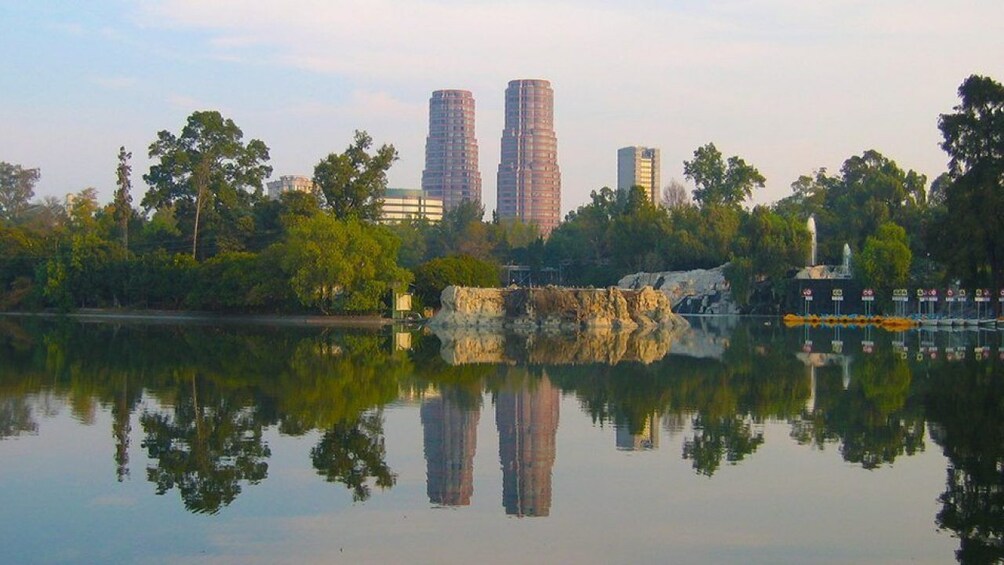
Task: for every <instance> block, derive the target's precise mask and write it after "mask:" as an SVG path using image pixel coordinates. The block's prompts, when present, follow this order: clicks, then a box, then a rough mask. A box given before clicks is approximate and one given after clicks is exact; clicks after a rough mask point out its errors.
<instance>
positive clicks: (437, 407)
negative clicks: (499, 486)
mask: <svg viewBox="0 0 1004 565" xmlns="http://www.w3.org/2000/svg"><path fill="white" fill-rule="evenodd" d="M480 415H481V411H480V409H479V408H478V407H477V406H474V407H468V408H465V407H462V406H461V405H460V402H459V401H458V399H457V398H456V397H455V395H452V394H450V393H449V391H444V394H443V396H438V397H431V398H426V399H425V400H423V401H422V409H421V419H422V431H423V443H424V447H425V468H426V485H425V486H426V492H427V494H428V495H429V502H431V503H433V504H441V505H443V506H468V505H469V504H470V503H471V495H472V494H474V451H475V450H476V449H477V444H478V419H479V417H480Z"/></svg>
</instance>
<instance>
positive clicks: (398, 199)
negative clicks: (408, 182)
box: [380, 188, 443, 224]
mask: <svg viewBox="0 0 1004 565" xmlns="http://www.w3.org/2000/svg"><path fill="white" fill-rule="evenodd" d="M421 219H425V220H428V221H429V222H431V223H436V222H438V221H440V220H442V219H443V201H442V200H441V199H439V198H431V197H429V196H428V195H426V194H425V191H423V190H418V189H414V188H388V189H387V190H386V191H384V196H383V203H382V206H381V208H380V223H382V224H387V223H391V222H401V221H404V220H421Z"/></svg>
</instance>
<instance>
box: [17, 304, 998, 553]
mask: <svg viewBox="0 0 1004 565" xmlns="http://www.w3.org/2000/svg"><path fill="white" fill-rule="evenodd" d="M1002 341H1004V333H999V332H977V331H969V332H938V333H931V332H920V331H912V332H907V333H900V334H892V333H886V332H883V331H881V330H857V329H839V330H837V329H832V328H819V329H814V330H806V329H804V328H792V329H785V328H783V327H779V326H778V325H777V324H776V323H774V322H767V323H765V322H764V320H743V321H739V320H708V319H704V320H695V321H694V328H693V330H692V331H691V332H688V333H686V334H683V335H676V336H666V335H661V334H657V335H649V336H645V337H639V338H637V339H632V340H625V339H623V338H622V337H618V336H605V337H604V336H600V337H595V336H594V337H588V338H587V337H580V338H535V339H526V338H520V337H517V336H509V337H502V336H477V335H465V336H438V337H437V336H434V335H421V334H419V333H407V332H393V331H385V332H380V333H362V332H346V331H342V330H331V329H314V328H296V327H237V326H223V327H209V326H197V325H182V326H179V325H169V324H160V325H143V324H134V323H128V324H108V323H102V324H96V323H81V322H78V321H72V320H69V321H62V322H51V321H42V320H30V319H28V320H24V319H17V318H0V519H2V524H3V527H0V554H2V556H3V557H2V559H0V560H2V561H4V562H10V563H36V562H38V563H63V562H80V563H95V562H104V563H107V562H113V563H114V562H150V563H162V562H163V563H177V562H207V561H211V562H223V563H274V562H286V563H304V562H314V563H327V562H346V563H360V562H372V563H393V562H429V563H441V562H580V563H611V562H612V563H639V562H654V563H655V562H657V563H749V562H760V563H806V562H815V563H875V562H881V563H898V562H910V563H946V562H952V561H955V560H958V561H962V562H972V563H983V562H995V561H998V560H1000V559H1002V558H1004V546H1002V538H1001V535H1002V532H1004V494H1002V493H1004V420H1002V415H1004V370H1002V367H1004V361H1002V358H1001V356H1002V355H1004V353H1002V351H1004V348H1002V345H1001V344H1002Z"/></svg>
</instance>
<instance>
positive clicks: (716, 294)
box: [617, 263, 739, 314]
mask: <svg viewBox="0 0 1004 565" xmlns="http://www.w3.org/2000/svg"><path fill="white" fill-rule="evenodd" d="M727 265H728V263H726V264H725V265H722V266H720V267H715V268H714V269H695V270H693V271H667V272H661V273H635V274H633V275H628V276H626V277H624V278H622V279H621V280H620V281H619V282H618V283H617V286H618V287H619V288H622V289H638V288H643V287H647V286H648V287H652V288H653V289H654V290H657V291H659V292H660V293H662V294H665V295H666V296H667V297H668V298H669V301H670V307H671V308H672V309H673V311H674V312H677V313H683V314H738V313H739V308H738V306H737V305H736V303H735V301H734V300H733V299H732V290H731V287H730V286H729V282H728V281H727V280H725V268H726V266H727Z"/></svg>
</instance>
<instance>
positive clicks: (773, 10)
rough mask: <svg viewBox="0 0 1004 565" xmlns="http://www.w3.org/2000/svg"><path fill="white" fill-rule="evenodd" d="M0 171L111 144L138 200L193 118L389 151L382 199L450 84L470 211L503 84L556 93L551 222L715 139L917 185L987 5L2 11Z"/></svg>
mask: <svg viewBox="0 0 1004 565" xmlns="http://www.w3.org/2000/svg"><path fill="white" fill-rule="evenodd" d="M0 21H2V22H3V32H2V33H0V53H2V56H0V123H2V124H3V125H2V128H0V161H7V162H13V163H19V164H22V165H24V166H27V167H39V168H41V171H42V178H41V181H40V183H39V185H38V187H37V190H36V193H37V194H38V195H39V196H45V195H55V196H62V195H64V194H66V193H68V192H76V191H78V190H80V189H82V188H85V187H88V186H94V187H96V188H98V190H99V194H100V195H101V198H102V199H103V200H107V199H109V198H110V196H111V191H112V188H113V184H114V180H115V176H114V171H115V161H116V154H117V150H118V147H119V146H120V145H125V146H126V147H127V148H128V149H130V150H131V151H133V154H134V160H133V165H134V174H135V176H134V179H133V183H134V187H135V189H134V190H135V193H136V200H137V201H138V200H139V199H140V197H141V196H140V194H141V193H142V192H144V191H145V189H146V186H145V184H144V183H143V181H142V178H141V175H142V173H144V172H146V170H147V169H148V167H149V161H148V160H147V159H146V152H147V149H148V147H149V145H150V143H151V142H152V141H153V140H154V138H155V136H156V132H157V131H159V130H162V129H167V130H170V131H172V132H175V133H177V132H179V131H180V130H181V128H182V126H183V125H184V121H185V118H186V117H187V116H188V115H189V114H191V113H192V112H193V111H195V110H206V109H215V110H219V111H221V112H222V113H223V114H224V116H226V117H229V118H232V119H233V120H234V121H235V122H236V123H237V124H238V125H239V126H240V127H241V128H242V129H243V131H244V134H245V138H246V139H250V138H259V139H262V140H263V141H265V143H266V144H268V146H269V147H270V148H271V154H272V163H271V164H272V165H273V167H274V169H275V171H274V173H273V175H274V176H278V175H283V174H306V175H310V174H312V172H313V166H314V164H316V163H317V161H319V160H320V159H321V158H322V157H323V156H324V155H326V154H327V153H330V152H332V151H342V150H343V149H344V148H345V147H346V146H347V145H348V143H349V142H350V140H351V137H352V131H353V130H355V129H364V130H367V131H369V132H370V134H372V136H373V137H374V139H375V140H376V141H377V142H378V143H383V142H387V143H392V144H394V145H395V147H397V149H398V151H399V153H400V156H401V159H400V160H399V161H398V162H397V163H396V164H395V165H394V166H393V168H392V169H391V171H390V185H391V186H395V187H415V188H417V187H419V186H420V182H421V173H422V168H423V165H424V162H423V161H424V147H425V135H426V133H427V127H428V124H427V117H428V99H429V96H430V94H431V92H432V91H433V90H436V89H441V88H463V89H467V90H471V91H472V92H473V93H474V97H475V100H476V103H477V135H478V142H479V145H480V150H481V174H482V178H483V179H484V200H485V206H486V208H487V209H489V210H491V209H494V207H495V175H496V171H497V169H498V158H499V143H500V142H499V140H500V136H501V131H502V105H503V92H504V90H505V87H506V83H507V82H508V81H509V80H511V79H514V78H545V79H548V80H550V81H551V83H552V86H553V88H554V92H555V130H556V132H557V135H558V159H559V164H560V166H561V172H562V185H563V186H562V210H563V213H564V212H567V211H568V210H571V209H574V208H575V207H577V206H579V205H581V204H583V203H584V202H585V201H586V200H587V199H588V195H589V192H590V191H591V190H594V189H596V188H599V187H602V186H604V185H607V186H613V185H615V183H616V150H617V148H619V147H622V146H625V145H649V146H654V147H659V148H661V149H662V165H663V182H664V183H666V182H668V181H669V180H670V179H671V178H674V177H676V178H680V179H681V180H682V177H683V165H682V162H683V160H684V159H688V158H690V157H691V155H692V153H693V150H694V149H695V148H696V147H698V146H700V145H703V144H704V143H707V142H709V141H713V142H714V143H715V144H716V145H717V146H718V148H719V149H721V150H722V151H723V153H725V154H726V155H734V154H735V155H740V156H741V157H743V158H745V159H746V160H747V161H748V162H750V163H752V164H753V165H755V166H756V167H758V168H759V169H760V172H761V173H763V174H764V175H765V176H766V177H767V187H766V188H765V189H764V190H761V191H758V192H757V193H755V194H754V201H755V202H771V201H774V200H777V199H778V198H782V197H784V196H787V195H788V194H789V193H790V184H791V182H792V181H793V180H795V179H796V178H797V177H798V175H800V174H804V173H808V172H810V171H812V170H813V169H816V168H818V167H827V168H828V169H830V170H836V169H838V168H839V166H840V164H841V163H842V162H843V161H844V159H846V158H847V157H849V156H851V155H855V154H860V153H861V152H862V151H864V150H866V149H872V148H874V149H877V150H879V151H880V152H882V153H883V154H885V155H886V156H888V157H890V158H892V159H894V160H896V161H897V162H898V163H899V165H900V166H901V167H903V168H904V169H911V168H912V169H915V170H918V171H920V172H922V173H925V174H927V175H928V177H929V178H933V177H934V176H936V175H937V174H939V173H940V172H942V171H943V170H944V169H945V163H946V161H947V159H946V157H945V155H944V154H943V153H942V151H941V150H940V149H939V147H938V143H939V140H940V135H939V132H938V129H937V117H938V114H939V113H943V112H947V111H950V110H951V108H952V106H953V105H955V103H956V100H957V98H956V89H957V88H958V86H959V84H960V83H961V82H962V80H963V79H964V78H966V77H967V76H969V75H970V74H974V73H976V74H983V75H989V76H992V77H994V78H995V79H996V80H998V81H1001V80H1004V2H1002V1H1001V0H973V1H967V0H952V1H950V0H881V1H878V2H876V1H874V0H869V1H857V0H834V1H824V0H819V1H807V0H765V1H752V0H748V1H740V0H735V1H713V0H711V1H697V0H680V1H670V0H666V1H662V2H657V1H645V0H633V1H622V2H616V3H615V2H599V1H590V0H578V1H561V2H552V1H543V0H536V1H508V2H489V1H474V2H465V1H459V0H441V1H409V2H397V1H390V0H357V1H335V0H312V1H307V0H302V1H293V0H286V1H281V2H280V1H277V0H275V1H269V0H211V1H206V0H142V1H121V2H119V1H88V2H79V1H38V0H23V1H17V0H0Z"/></svg>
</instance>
